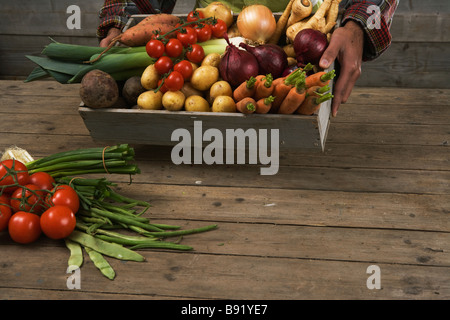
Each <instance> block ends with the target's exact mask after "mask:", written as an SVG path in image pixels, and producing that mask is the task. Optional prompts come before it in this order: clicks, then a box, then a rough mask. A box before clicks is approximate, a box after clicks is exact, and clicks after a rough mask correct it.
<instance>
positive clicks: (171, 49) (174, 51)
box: [166, 38, 183, 58]
mask: <svg viewBox="0 0 450 320" xmlns="http://www.w3.org/2000/svg"><path fill="white" fill-rule="evenodd" d="M166 53H167V55H168V56H169V57H172V58H176V57H179V56H180V55H181V54H182V53H183V44H182V43H181V41H180V40H178V39H176V38H172V39H170V40H169V41H168V42H167V43H166Z"/></svg>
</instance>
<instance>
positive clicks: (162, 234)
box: [148, 224, 217, 238]
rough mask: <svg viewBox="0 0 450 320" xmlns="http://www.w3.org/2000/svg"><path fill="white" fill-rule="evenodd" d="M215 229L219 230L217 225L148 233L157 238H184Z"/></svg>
mask: <svg viewBox="0 0 450 320" xmlns="http://www.w3.org/2000/svg"><path fill="white" fill-rule="evenodd" d="M215 228H217V224H212V225H209V226H205V227H201V228H196V229H189V230H177V231H162V232H148V234H149V235H152V236H155V237H162V238H165V237H175V236H184V235H187V234H193V233H200V232H205V231H209V230H213V229H215Z"/></svg>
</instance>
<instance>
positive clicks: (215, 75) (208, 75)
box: [191, 66, 219, 91]
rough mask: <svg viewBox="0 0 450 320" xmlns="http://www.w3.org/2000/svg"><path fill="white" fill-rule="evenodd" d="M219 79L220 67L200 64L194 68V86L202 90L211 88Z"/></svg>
mask: <svg viewBox="0 0 450 320" xmlns="http://www.w3.org/2000/svg"><path fill="white" fill-rule="evenodd" d="M218 79H219V69H217V68H216V67H212V66H200V67H198V68H197V69H195V70H194V72H193V73H192V77H191V83H192V86H193V87H194V88H195V89H197V90H200V91H206V90H209V88H211V86H212V85H213V84H214V82H217V80H218Z"/></svg>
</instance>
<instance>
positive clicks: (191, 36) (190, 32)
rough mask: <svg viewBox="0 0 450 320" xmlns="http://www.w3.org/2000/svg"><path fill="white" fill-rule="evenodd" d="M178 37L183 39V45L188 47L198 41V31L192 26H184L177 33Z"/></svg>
mask: <svg viewBox="0 0 450 320" xmlns="http://www.w3.org/2000/svg"><path fill="white" fill-rule="evenodd" d="M177 39H178V40H180V41H181V43H182V44H183V47H185V48H186V47H188V46H189V45H190V44H194V43H196V42H197V33H196V32H195V30H194V28H192V27H183V28H182V29H181V30H180V32H179V33H178V34H177Z"/></svg>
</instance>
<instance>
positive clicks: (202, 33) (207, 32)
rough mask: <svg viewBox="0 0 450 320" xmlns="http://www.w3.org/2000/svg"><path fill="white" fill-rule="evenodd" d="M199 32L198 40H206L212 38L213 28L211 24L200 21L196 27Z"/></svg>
mask: <svg viewBox="0 0 450 320" xmlns="http://www.w3.org/2000/svg"><path fill="white" fill-rule="evenodd" d="M194 30H195V32H196V33H197V42H204V41H208V40H209V39H211V36H212V28H211V25H209V24H204V23H200V24H198V25H197V26H196V27H195V28H194Z"/></svg>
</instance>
